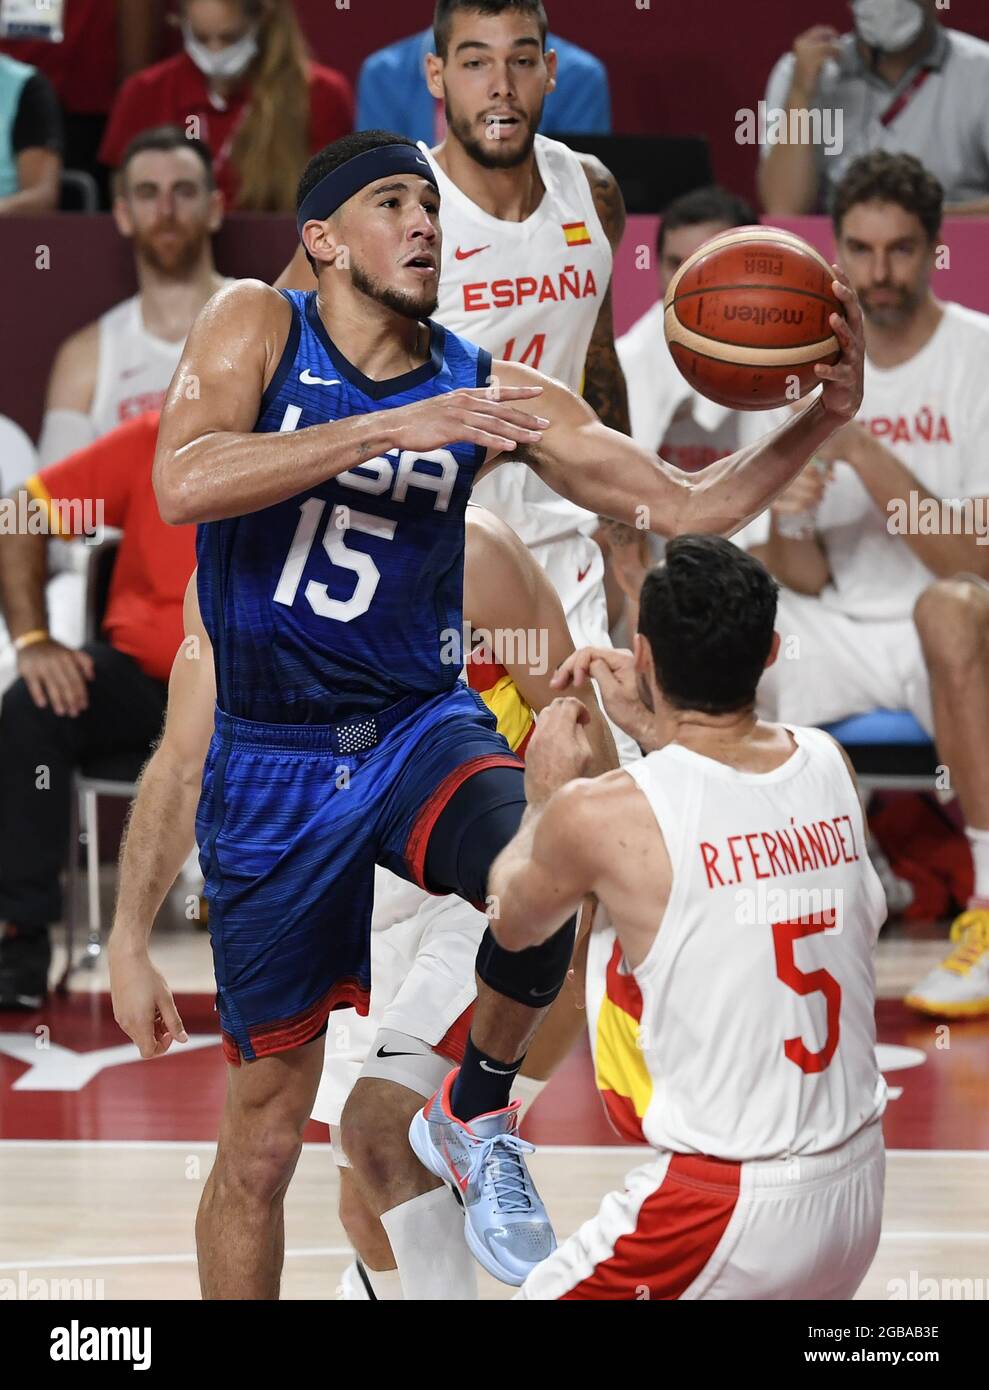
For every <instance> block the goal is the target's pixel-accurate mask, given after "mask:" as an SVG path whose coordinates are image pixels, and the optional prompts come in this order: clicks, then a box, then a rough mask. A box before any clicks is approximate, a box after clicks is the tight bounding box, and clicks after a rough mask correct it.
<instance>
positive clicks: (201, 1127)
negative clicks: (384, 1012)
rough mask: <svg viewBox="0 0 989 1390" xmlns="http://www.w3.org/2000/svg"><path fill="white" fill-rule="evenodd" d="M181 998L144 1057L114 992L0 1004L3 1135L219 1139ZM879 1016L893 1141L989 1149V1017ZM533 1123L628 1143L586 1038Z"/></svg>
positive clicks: (210, 1032) (216, 1089)
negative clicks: (9, 1010)
mask: <svg viewBox="0 0 989 1390" xmlns="http://www.w3.org/2000/svg"><path fill="white" fill-rule="evenodd" d="M177 1003H178V1006H179V1009H180V1012H181V1014H182V1018H183V1021H184V1022H185V1026H186V1029H187V1031H188V1033H189V1035H190V1039H191V1043H190V1045H189V1046H187V1047H186V1048H179V1047H175V1048H173V1049H172V1051H171V1052H170V1053H169V1054H168V1056H166V1057H162V1058H159V1059H157V1060H155V1061H153V1062H141V1061H140V1059H139V1058H138V1057H137V1052H136V1049H134V1048H133V1047H132V1046H131V1045H130V1044H129V1043H128V1042H127V1040H126V1039H125V1038H124V1035H123V1034H122V1033H121V1032H120V1029H119V1028H118V1027H117V1025H116V1023H115V1022H114V1020H113V1014H112V1010H111V1006H110V998H109V995H107V994H92V995H89V994H77V995H71V996H70V997H69V998H68V999H64V1000H62V999H55V1000H53V1002H52V1003H51V1005H50V1006H49V1007H48V1008H47V1009H46V1010H45V1013H44V1015H43V1019H42V1015H40V1014H37V1015H35V1014H32V1015H25V1014H3V1013H0V1140H2V1139H75V1140H80V1139H81V1140H107V1139H115V1140H121V1139H127V1140H142V1139H143V1140H179V1141H186V1140H187V1141H189V1142H190V1143H199V1142H203V1141H210V1140H213V1139H215V1137H216V1131H217V1124H218V1117H219V1113H220V1108H221V1106H222V1104H223V1096H224V1088H225V1078H224V1073H225V1068H224V1064H223V1061H222V1058H221V1053H220V1047H219V1033H218V1031H217V1027H216V1016H215V1014H214V1012H213V1001H212V996H210V995H205V994H188V995H180V996H179V997H178V999H177ZM877 1018H878V1033H879V1041H880V1045H881V1052H880V1064H881V1065H882V1067H883V1069H884V1072H885V1075H886V1079H887V1081H888V1082H889V1085H890V1087H891V1088H893V1091H894V1098H893V1099H891V1100H890V1103H889V1106H888V1108H887V1111H886V1121H885V1130H886V1142H887V1144H888V1145H889V1147H890V1148H895V1149H986V1148H989V1111H987V1110H986V1109H985V1107H984V1105H983V1097H984V1094H985V1070H986V1057H987V1055H989V1019H982V1020H973V1021H971V1022H961V1023H958V1022H956V1023H953V1024H951V1026H950V1028H948V1027H945V1026H944V1025H941V1026H940V1027H939V1025H938V1024H937V1022H936V1020H929V1019H924V1018H922V1017H920V1016H918V1015H916V1014H913V1013H911V1012H910V1011H909V1010H907V1009H905V1008H904V1007H903V1005H902V1004H901V1003H899V1001H897V1000H883V1001H881V1002H880V1004H879V1006H878V1012H877ZM46 1030H47V1031H46ZM896 1091H899V1092H900V1094H898V1095H897V1094H895V1092H896ZM525 1132H526V1136H527V1138H529V1139H531V1140H532V1141H533V1142H534V1143H537V1144H573V1145H579V1146H586V1145H599V1144H619V1143H622V1142H624V1141H622V1140H619V1138H618V1137H617V1136H616V1135H615V1134H614V1132H613V1131H612V1130H611V1128H610V1126H609V1124H608V1122H607V1120H606V1119H605V1116H604V1112H603V1110H602V1107H601V1104H600V1102H599V1100H598V1097H597V1092H596V1091H595V1089H594V1085H593V1077H592V1072H591V1062H590V1054H589V1052H588V1049H587V1047H586V1044H585V1045H584V1046H583V1047H581V1048H580V1049H579V1050H578V1051H575V1052H574V1054H573V1055H572V1056H571V1057H570V1058H569V1060H568V1061H567V1063H566V1064H565V1065H564V1066H563V1067H562V1068H561V1070H560V1071H559V1072H558V1074H557V1075H556V1077H554V1079H553V1081H552V1083H551V1084H550V1086H548V1087H547V1089H546V1090H545V1091H544V1092H543V1094H542V1095H541V1096H540V1098H539V1101H538V1103H537V1104H536V1106H535V1107H534V1109H533V1111H532V1114H531V1118H530V1120H529V1121H528V1123H527V1125H526V1130H525ZM306 1137H307V1138H308V1139H310V1140H316V1141H319V1140H325V1139H326V1137H327V1132H326V1127H325V1125H320V1124H315V1123H313V1124H311V1125H310V1127H309V1131H308V1133H307V1136H306Z"/></svg>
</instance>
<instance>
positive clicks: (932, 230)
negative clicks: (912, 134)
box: [831, 150, 944, 243]
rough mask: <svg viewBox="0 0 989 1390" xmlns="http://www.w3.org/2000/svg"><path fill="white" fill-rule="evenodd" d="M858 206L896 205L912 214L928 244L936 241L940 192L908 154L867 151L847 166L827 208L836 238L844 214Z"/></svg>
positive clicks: (941, 207)
mask: <svg viewBox="0 0 989 1390" xmlns="http://www.w3.org/2000/svg"><path fill="white" fill-rule="evenodd" d="M859 203H897V204H899V206H900V207H901V208H906V210H907V212H912V213H913V214H914V216H915V217H916V218H917V219H918V221H919V222H920V225H921V226H922V227H923V229H924V231H925V232H926V233H927V239H928V241H930V242H932V243H933V242H935V241H937V238H938V233H939V232H940V230H941V218H942V216H943V213H944V189H943V188H942V187H941V185H940V183H939V182H938V180H937V179H936V178H935V177H934V175H933V174H932V173H931V172H930V170H929V169H925V168H924V166H923V164H921V162H920V160H919V159H917V158H915V157H914V155H912V154H890V152H889V151H888V150H871V151H870V152H869V154H863V155H861V156H860V157H859V158H858V159H856V160H855V161H854V163H853V164H851V165H850V166H849V168H848V171H847V172H846V174H845V176H844V178H843V179H842V180H841V181H840V183H838V185H837V186H836V188H835V191H834V201H833V203H832V207H831V217H832V220H833V222H834V230H835V235H836V236H841V225H842V222H843V221H844V219H845V216H846V214H847V213H848V212H849V211H850V210H851V209H852V208H853V207H856V206H857V205H858V204H859Z"/></svg>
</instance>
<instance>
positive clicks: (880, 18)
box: [852, 0, 924, 53]
mask: <svg viewBox="0 0 989 1390" xmlns="http://www.w3.org/2000/svg"><path fill="white" fill-rule="evenodd" d="M852 13H853V14H854V16H855V28H856V30H857V32H858V36H859V38H860V39H861V40H862V42H863V43H867V44H868V45H869V47H870V48H879V49H882V51H883V52H884V53H900V52H902V51H903V49H904V48H909V47H910V45H911V44H912V43H913V41H914V40H915V39H916V37H917V35H918V34H919V33H920V31H921V29H922V28H923V27H924V11H923V10H922V9H921V7H920V5H919V4H918V3H917V2H916V0H852Z"/></svg>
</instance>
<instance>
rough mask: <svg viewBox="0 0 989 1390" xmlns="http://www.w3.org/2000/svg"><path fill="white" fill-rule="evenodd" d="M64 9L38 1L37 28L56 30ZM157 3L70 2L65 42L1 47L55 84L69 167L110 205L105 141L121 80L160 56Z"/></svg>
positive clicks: (129, 0)
mask: <svg viewBox="0 0 989 1390" xmlns="http://www.w3.org/2000/svg"><path fill="white" fill-rule="evenodd" d="M0 8H2V7H0ZM58 8H59V7H57V6H53V5H37V6H35V13H34V14H33V15H32V16H31V19H32V28H34V29H36V28H38V27H40V26H44V25H46V24H47V25H50V26H52V27H53V28H54V27H55V26H56V24H57V22H58V20H59V14H58ZM159 8H160V0H64V3H63V4H62V6H61V35H62V36H61V38H60V39H58V40H57V41H55V42H52V41H50V40H46V39H27V40H25V39H5V40H4V41H3V42H2V43H0V50H2V51H3V52H4V53H7V54H9V55H10V57H11V58H17V59H19V61H20V62H22V63H30V65H31V66H32V67H35V68H37V69H38V70H39V72H42V73H44V75H45V77H47V79H48V81H49V82H50V83H51V85H52V87H54V89H55V95H56V97H57V98H58V102H59V105H60V106H61V109H62V123H63V126H64V132H65V150H64V154H65V167H66V168H67V169H82V170H85V172H86V173H89V174H92V175H93V177H94V178H95V179H96V180H97V183H98V184H99V185H100V192H101V194H102V198H103V204H104V206H109V189H108V188H107V186H106V180H105V177H104V175H105V173H106V169H105V167H104V166H103V165H101V164H100V163H99V161H98V159H97V157H96V156H97V151H98V150H99V147H100V140H101V139H102V138H103V131H104V129H105V127H106V120H107V116H108V115H109V114H110V108H111V106H112V105H113V100H114V97H115V96H116V94H117V91H118V89H119V88H120V85H121V83H123V82H125V81H126V80H127V78H128V77H130V75H131V74H132V73H135V72H139V71H140V70H141V68H144V67H147V66H148V64H149V63H152V62H154V60H155V58H156V57H157V56H158V53H157V49H158V41H159V38H160V34H159V21H160V14H159Z"/></svg>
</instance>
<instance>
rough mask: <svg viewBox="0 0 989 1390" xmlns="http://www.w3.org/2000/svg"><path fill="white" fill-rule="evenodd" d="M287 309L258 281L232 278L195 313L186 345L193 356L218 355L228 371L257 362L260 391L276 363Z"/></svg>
mask: <svg viewBox="0 0 989 1390" xmlns="http://www.w3.org/2000/svg"><path fill="white" fill-rule="evenodd" d="M292 312H293V311H292V305H291V304H290V302H289V301H288V299H286V297H285V295H283V294H280V293H279V291H278V290H274V289H272V288H271V286H270V285H266V284H265V283H264V281H262V280H234V281H232V282H231V283H230V284H228V285H225V286H224V287H223V289H221V290H218V291H217V293H216V294H214V295H213V297H212V299H210V300H209V301H208V303H207V304H206V305H205V306H204V307H203V309H202V310H201V312H200V314H199V317H198V318H197V320H196V322H195V324H194V325H193V329H192V333H190V335H189V340H188V346H189V347H191V348H192V349H193V351H194V352H195V353H196V354H197V355H202V353H203V351H204V350H205V349H212V350H214V351H215V352H217V353H218V354H219V358H220V361H221V362H222V363H224V364H225V365H226V366H227V367H228V369H232V370H234V371H244V370H246V369H248V367H249V364H250V365H253V364H254V363H256V362H258V361H261V362H262V363H263V373H262V377H261V381H262V389H263V388H264V386H267V384H268V382H269V381H270V380H271V378H272V376H274V374H275V368H276V367H277V366H278V363H279V361H280V359H281V355H282V351H283V349H284V347H285V343H286V340H287V339H288V335H289V329H290V326H291V323H292Z"/></svg>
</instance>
